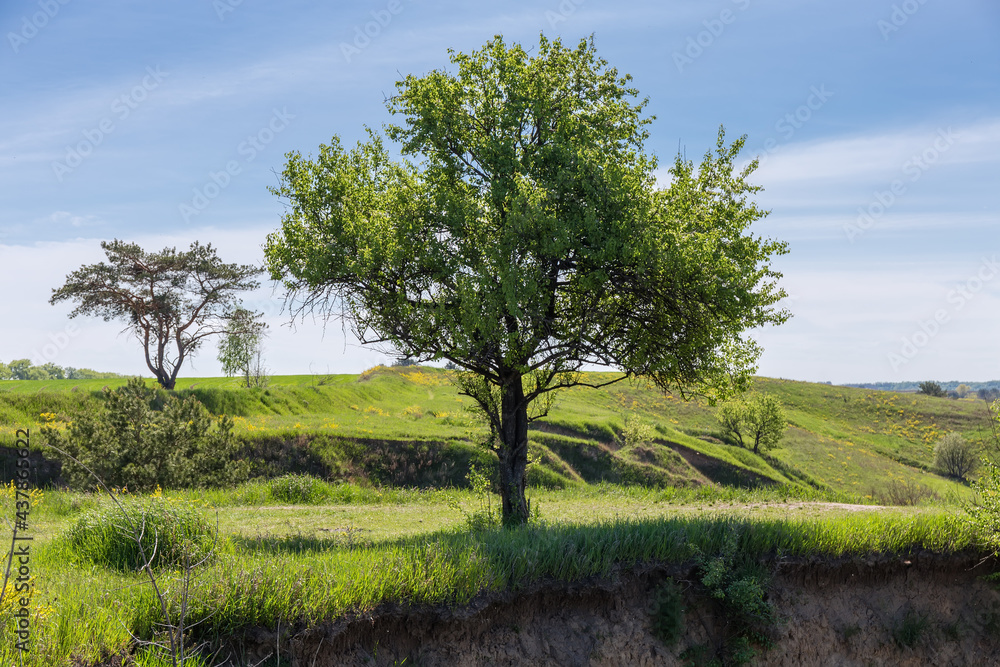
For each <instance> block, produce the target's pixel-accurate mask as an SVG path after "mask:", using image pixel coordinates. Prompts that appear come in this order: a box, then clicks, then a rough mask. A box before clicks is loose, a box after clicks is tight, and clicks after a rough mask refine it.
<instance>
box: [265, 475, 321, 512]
mask: <svg viewBox="0 0 1000 667" xmlns="http://www.w3.org/2000/svg"><path fill="white" fill-rule="evenodd" d="M268 487H269V490H270V492H271V496H272V497H273V498H274V499H275V500H278V501H281V502H285V503H290V504H295V505H315V504H318V503H322V502H324V501H326V500H327V499H329V498H330V496H331V495H332V494H331V492H330V485H329V484H327V483H326V482H324V481H322V480H319V479H316V478H315V477H312V476H310V475H282V476H281V477H277V478H275V479H272V480H271V481H269V482H268Z"/></svg>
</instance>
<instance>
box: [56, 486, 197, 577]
mask: <svg viewBox="0 0 1000 667" xmlns="http://www.w3.org/2000/svg"><path fill="white" fill-rule="evenodd" d="M119 501H120V502H121V504H122V506H121V507H118V506H117V505H115V504H114V503H111V502H107V503H103V504H102V505H101V506H100V507H98V508H95V509H92V510H88V511H86V512H84V513H83V515H81V516H80V518H79V519H77V521H76V523H75V524H74V525H73V527H72V528H70V530H69V532H68V534H67V539H68V542H69V545H70V548H71V549H72V551H73V552H74V553H75V554H76V555H77V557H79V558H81V559H83V560H87V561H90V562H93V563H96V564H97V565H101V566H104V567H110V568H114V569H117V570H122V571H129V570H137V569H139V568H141V567H142V566H143V565H144V564H145V561H144V558H143V555H145V559H146V560H150V565H151V567H154V568H157V567H173V566H183V565H185V564H188V563H190V564H194V563H197V562H198V561H199V560H201V559H202V558H204V557H205V556H206V555H207V554H208V553H209V552H210V550H211V549H212V546H213V544H214V531H213V529H212V527H211V526H210V525H209V523H208V522H207V521H206V520H205V519H204V517H203V516H202V515H201V513H200V512H199V511H198V510H197V509H196V508H195V507H194V506H193V505H191V504H188V503H183V502H176V501H169V500H167V499H165V498H162V497H152V498H130V497H127V496H124V497H120V498H119ZM123 509H124V511H123ZM140 544H141V546H142V548H141V549H140Z"/></svg>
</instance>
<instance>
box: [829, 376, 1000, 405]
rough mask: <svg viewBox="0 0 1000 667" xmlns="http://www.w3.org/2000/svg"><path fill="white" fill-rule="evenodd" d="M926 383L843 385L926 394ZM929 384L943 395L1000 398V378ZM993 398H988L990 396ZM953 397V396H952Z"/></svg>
mask: <svg viewBox="0 0 1000 667" xmlns="http://www.w3.org/2000/svg"><path fill="white" fill-rule="evenodd" d="M926 384H928V383H927V382H866V383H861V384H845V385H843V386H845V387H858V388H860V389H876V390H878V391H915V392H917V393H921V394H926V393H927V392H925V391H921V386H922V385H926ZM930 384H934V385H937V386H938V387H940V388H941V390H942V391H944V394H943V395H945V396H952V392H954V393H955V394H958V395H959V396H958V397H960V398H964V397H965V396H968V395H969V394H970V393H971V394H975V395H976V396H977V397H978V398H980V399H982V400H988V401H992V400H996V398H1000V380H989V381H987V382H959V381H957V380H951V381H949V382H931V383H930ZM991 396H992V397H993V398H990V397H991ZM952 397H953V398H954V396H952Z"/></svg>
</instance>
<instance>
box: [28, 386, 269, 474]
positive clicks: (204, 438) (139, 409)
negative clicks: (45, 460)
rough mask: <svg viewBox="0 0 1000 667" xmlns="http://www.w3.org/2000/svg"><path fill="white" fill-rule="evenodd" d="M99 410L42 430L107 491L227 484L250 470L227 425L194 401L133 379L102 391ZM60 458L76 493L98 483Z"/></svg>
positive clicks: (66, 458) (74, 465)
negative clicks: (63, 425)
mask: <svg viewBox="0 0 1000 667" xmlns="http://www.w3.org/2000/svg"><path fill="white" fill-rule="evenodd" d="M104 398H105V405H104V407H103V409H101V410H98V411H96V412H88V413H84V414H80V415H77V416H76V417H75V418H74V419H73V420H72V421H70V422H69V425H68V426H67V428H66V429H65V430H62V429H60V428H56V425H55V424H54V423H50V424H47V425H46V426H44V427H43V428H42V435H43V437H45V438H46V440H47V441H48V442H49V444H51V445H53V446H55V447H58V448H59V449H62V450H63V451H65V452H67V453H68V454H69V455H70V456H72V457H73V458H75V459H77V460H78V461H79V462H80V463H82V464H83V465H84V466H87V467H88V468H90V470H91V471H93V473H94V475H96V476H97V477H98V478H99V479H100V480H101V481H103V482H104V483H105V484H107V485H108V486H112V487H118V488H124V487H127V488H129V489H131V490H132V491H144V490H152V489H154V488H156V487H157V486H162V487H166V488H184V487H207V486H233V485H235V484H238V483H240V482H242V481H245V480H246V479H247V477H248V476H249V471H250V466H249V463H247V462H246V461H242V460H240V461H237V460H234V455H235V454H236V452H237V449H238V444H237V442H236V440H235V438H234V437H233V435H232V428H233V421H232V419H230V418H229V417H226V416H223V417H219V418H217V419H215V418H213V417H212V416H211V415H210V414H209V413H208V411H207V410H206V409H205V406H203V405H202V404H201V403H199V402H198V400H197V399H195V398H194V397H193V396H188V397H187V398H185V399H184V400H181V399H179V398H177V397H176V396H173V395H170V394H168V393H167V392H165V391H163V390H161V389H154V388H151V387H147V386H146V385H145V383H144V382H143V381H142V380H141V379H139V378H132V379H130V380H129V381H128V384H127V385H126V386H124V387H119V388H118V389H115V390H108V389H105V390H104ZM62 458H63V481H64V482H65V483H66V484H68V485H69V486H70V487H73V488H76V489H87V488H93V487H94V485H95V484H96V483H97V480H96V479H94V478H93V476H92V475H91V474H90V473H88V472H87V470H85V469H84V468H83V467H82V466H80V465H77V464H76V462H74V461H73V460H72V459H71V458H68V457H65V456H62Z"/></svg>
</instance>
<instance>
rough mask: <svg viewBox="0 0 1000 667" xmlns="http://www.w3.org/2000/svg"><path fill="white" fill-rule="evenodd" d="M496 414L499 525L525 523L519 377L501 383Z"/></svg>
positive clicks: (524, 421) (523, 409)
mask: <svg viewBox="0 0 1000 667" xmlns="http://www.w3.org/2000/svg"><path fill="white" fill-rule="evenodd" d="M502 391H503V400H502V404H501V413H500V424H501V429H500V434H499V435H500V451H499V452H498V453H497V455H498V457H499V459H500V499H501V501H502V506H503V517H502V518H503V525H504V526H505V527H511V526H520V525H523V524H525V523H527V522H528V503H527V501H526V500H525V497H524V487H525V479H526V469H527V466H528V405H527V403H525V401H524V388H523V387H522V385H521V376H520V375H516V376H514V377H512V378H509V379H508V380H507V382H506V383H505V384H504V386H503V388H502Z"/></svg>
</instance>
